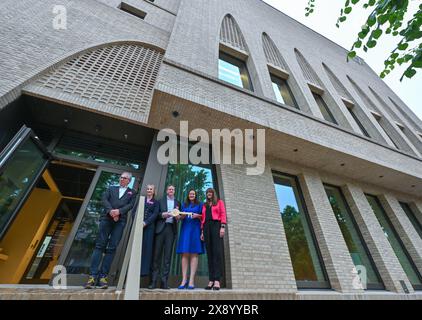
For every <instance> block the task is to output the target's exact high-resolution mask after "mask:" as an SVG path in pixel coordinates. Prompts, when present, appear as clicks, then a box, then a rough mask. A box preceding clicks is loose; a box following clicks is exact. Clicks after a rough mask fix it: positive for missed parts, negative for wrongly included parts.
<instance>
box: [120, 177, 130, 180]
mask: <svg viewBox="0 0 422 320" xmlns="http://www.w3.org/2000/svg"><path fill="white" fill-rule="evenodd" d="M120 179H121V180H129V178H128V177H120Z"/></svg>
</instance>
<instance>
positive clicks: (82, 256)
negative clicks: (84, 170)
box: [65, 171, 135, 274]
mask: <svg viewBox="0 0 422 320" xmlns="http://www.w3.org/2000/svg"><path fill="white" fill-rule="evenodd" d="M119 176H120V174H117V173H112V172H106V171H102V172H101V174H100V177H99V179H98V181H97V183H96V185H95V189H94V192H93V194H92V196H91V199H90V200H89V202H88V206H87V208H86V209H85V213H84V216H83V218H82V221H81V223H80V225H79V228H78V231H77V233H76V235H75V239H74V240H73V242H72V247H71V248H70V251H69V254H68V256H67V259H66V262H65V266H66V270H67V273H69V274H89V267H90V264H91V255H92V252H93V251H94V248H95V240H96V239H97V234H98V227H99V223H100V222H99V221H100V215H101V213H102V210H103V204H102V201H101V199H102V195H103V193H104V192H105V191H106V190H107V189H108V188H109V187H110V186H112V185H117V184H118V181H119ZM134 184H135V177H132V180H131V182H130V184H129V188H133V187H134Z"/></svg>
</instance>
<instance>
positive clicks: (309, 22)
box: [264, 0, 422, 119]
mask: <svg viewBox="0 0 422 320" xmlns="http://www.w3.org/2000/svg"><path fill="white" fill-rule="evenodd" d="M264 1H265V2H267V3H268V4H270V5H272V6H273V7H275V8H277V9H279V10H280V11H282V12H284V13H285V14H287V15H289V16H290V17H292V18H294V19H295V20H297V21H299V22H300V23H302V24H304V25H306V26H308V27H310V28H311V29H313V30H315V31H317V32H318V33H320V34H322V35H323V36H325V37H327V38H328V39H330V40H332V41H334V42H336V43H338V44H339V45H341V46H342V47H344V48H346V49H350V48H351V47H352V45H353V42H354V41H355V40H356V37H357V33H358V32H359V31H360V29H361V26H362V25H363V24H364V22H365V19H366V18H367V17H368V15H369V13H370V12H371V11H370V9H368V10H365V9H363V8H362V4H363V3H365V2H366V1H361V2H362V4H358V5H357V6H355V7H354V8H353V11H352V13H351V14H350V15H349V16H348V18H347V20H346V22H344V23H342V24H341V25H340V28H337V27H336V21H337V18H338V16H339V13H340V9H341V8H342V7H343V5H344V2H345V1H343V0H316V10H315V12H314V13H313V14H312V15H311V16H309V17H305V8H306V6H307V4H308V0H294V1H291V0H264ZM420 2H421V0H411V1H410V10H409V12H413V13H414V12H416V8H417V7H418V5H419V4H420ZM397 39H398V38H393V37H386V36H383V37H382V38H381V43H380V44H378V45H377V46H376V47H375V48H373V49H370V50H369V51H368V52H364V51H363V50H359V51H357V53H358V55H359V56H360V57H362V58H363V59H364V60H365V61H366V63H367V64H369V65H370V66H371V68H372V69H374V70H375V71H376V72H377V73H378V74H379V73H380V72H381V71H382V70H383V67H384V60H385V59H386V58H387V57H388V55H389V53H390V52H391V51H392V50H393V49H394V48H395V45H396V44H397ZM404 70H405V68H399V69H396V70H394V72H392V73H390V74H389V75H388V76H387V77H386V78H384V79H383V80H384V81H385V82H386V83H387V85H388V86H389V87H390V88H391V89H392V90H393V91H394V92H395V93H396V94H397V95H398V96H399V97H400V98H401V99H402V100H403V101H404V102H405V103H406V104H407V105H408V106H409V108H411V109H412V110H413V112H415V113H416V115H418V117H419V118H420V119H422V102H421V98H420V96H421V91H422V70H420V69H419V70H420V71H419V73H417V74H416V75H415V76H414V77H413V78H412V79H407V78H404V79H403V81H402V82H400V77H401V75H402V73H403V71H404ZM418 90H419V92H418Z"/></svg>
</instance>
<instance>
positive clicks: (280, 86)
mask: <svg viewBox="0 0 422 320" xmlns="http://www.w3.org/2000/svg"><path fill="white" fill-rule="evenodd" d="M271 82H272V84H273V90H274V93H275V96H276V99H277V101H278V102H280V103H283V104H286V105H288V106H291V107H295V108H298V106H297V103H296V100H295V98H294V96H293V93H292V90H290V87H289V85H288V84H287V81H286V80H285V79H282V78H279V77H276V76H275V75H271Z"/></svg>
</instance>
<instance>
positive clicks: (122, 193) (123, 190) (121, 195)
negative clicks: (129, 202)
mask: <svg viewBox="0 0 422 320" xmlns="http://www.w3.org/2000/svg"><path fill="white" fill-rule="evenodd" d="M126 190H127V187H126V188H123V187H119V199H121V198H122V197H123V195H124V194H125V192H126Z"/></svg>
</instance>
